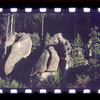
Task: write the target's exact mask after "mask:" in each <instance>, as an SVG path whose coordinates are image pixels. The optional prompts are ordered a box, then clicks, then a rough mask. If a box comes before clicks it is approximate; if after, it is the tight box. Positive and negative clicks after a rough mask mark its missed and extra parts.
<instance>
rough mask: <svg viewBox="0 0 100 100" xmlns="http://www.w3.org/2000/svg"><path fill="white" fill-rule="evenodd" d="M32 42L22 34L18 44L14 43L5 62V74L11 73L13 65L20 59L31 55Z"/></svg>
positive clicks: (27, 36) (26, 35)
mask: <svg viewBox="0 0 100 100" xmlns="http://www.w3.org/2000/svg"><path fill="white" fill-rule="evenodd" d="M31 48H32V40H31V38H30V36H29V35H28V34H23V35H22V37H21V38H20V39H19V41H18V42H16V43H14V45H13V46H12V49H11V52H10V54H9V56H8V58H7V60H6V62H5V68H4V71H5V74H6V75H8V74H10V73H11V72H12V70H13V68H14V66H15V64H16V63H17V62H18V61H19V60H21V59H22V58H26V57H27V56H29V54H30V53H31Z"/></svg>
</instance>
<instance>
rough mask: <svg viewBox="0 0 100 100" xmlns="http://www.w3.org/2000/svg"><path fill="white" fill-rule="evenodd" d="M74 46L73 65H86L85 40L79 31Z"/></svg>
mask: <svg viewBox="0 0 100 100" xmlns="http://www.w3.org/2000/svg"><path fill="white" fill-rule="evenodd" d="M72 47H73V49H72V56H73V67H79V66H84V65H85V63H86V60H85V58H84V51H83V42H82V39H81V36H80V34H79V33H78V34H77V36H76V38H75V40H74V43H73V44H72Z"/></svg>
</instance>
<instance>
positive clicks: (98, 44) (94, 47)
mask: <svg viewBox="0 0 100 100" xmlns="http://www.w3.org/2000/svg"><path fill="white" fill-rule="evenodd" d="M98 29H99V27H97V26H95V27H94V28H91V33H90V34H89V37H90V39H89V41H88V45H87V47H88V49H89V50H91V51H92V56H94V57H95V58H98V57H99V58H100V32H98V31H97V30H98Z"/></svg>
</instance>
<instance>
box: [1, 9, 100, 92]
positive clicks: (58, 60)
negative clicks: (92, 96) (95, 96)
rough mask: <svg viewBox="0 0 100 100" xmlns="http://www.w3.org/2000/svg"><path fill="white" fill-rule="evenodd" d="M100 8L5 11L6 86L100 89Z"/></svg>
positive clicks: (3, 67)
mask: <svg viewBox="0 0 100 100" xmlns="http://www.w3.org/2000/svg"><path fill="white" fill-rule="evenodd" d="M99 83H100V12H98V11H97V9H92V10H91V11H90V12H83V11H82V10H81V9H77V11H76V12H74V13H73V12H67V11H66V12H59V13H33V12H31V13H18V12H16V13H3V12H2V13H0V88H32V89H41V88H45V89H48V90H52V89H55V88H59V89H62V90H67V89H72V88H73V89H78V90H79V91H81V90H83V89H85V88H88V89H91V90H96V89H99V88H100V84H99Z"/></svg>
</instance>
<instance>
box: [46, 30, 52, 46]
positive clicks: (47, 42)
mask: <svg viewBox="0 0 100 100" xmlns="http://www.w3.org/2000/svg"><path fill="white" fill-rule="evenodd" d="M50 38H51V36H50V34H49V33H48V32H47V33H46V37H45V46H47V45H48V44H49V40H50Z"/></svg>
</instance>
